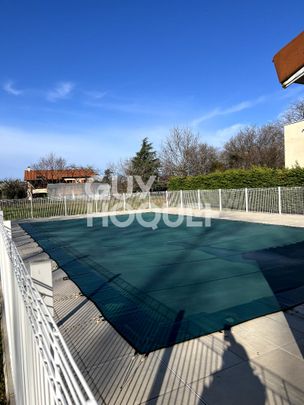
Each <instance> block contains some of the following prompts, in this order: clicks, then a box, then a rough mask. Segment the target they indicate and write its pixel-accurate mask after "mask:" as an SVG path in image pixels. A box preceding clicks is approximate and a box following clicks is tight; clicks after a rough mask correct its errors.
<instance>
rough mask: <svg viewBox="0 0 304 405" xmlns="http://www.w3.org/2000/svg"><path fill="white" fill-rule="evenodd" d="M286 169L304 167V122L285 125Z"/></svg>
mask: <svg viewBox="0 0 304 405" xmlns="http://www.w3.org/2000/svg"><path fill="white" fill-rule="evenodd" d="M284 142H285V148H284V150H285V167H286V168H289V169H291V168H292V167H295V166H301V167H304V121H300V122H296V123H294V124H290V125H285V127H284Z"/></svg>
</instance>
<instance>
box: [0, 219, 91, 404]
mask: <svg viewBox="0 0 304 405" xmlns="http://www.w3.org/2000/svg"><path fill="white" fill-rule="evenodd" d="M0 269H1V285H2V294H3V302H4V314H5V316H4V318H5V326H6V331H7V338H8V349H9V350H8V351H9V357H10V364H11V373H12V379H13V386H14V395H15V400H16V403H17V404H26V405H34V404H39V405H49V404H56V405H57V404H58V405H59V404H60V405H63V404H66V405H72V404H73V405H82V404H87V405H89V404H90V405H93V404H94V405H96V404H97V403H96V401H95V399H94V397H93V395H92V393H91V391H90V389H89V387H88V385H87V383H86V381H85V380H84V378H83V376H82V374H81V373H80V371H79V369H78V367H77V366H76V364H75V362H74V360H73V358H72V355H71V354H70V352H69V349H68V348H67V346H66V344H65V342H64V340H63V338H62V336H61V334H60V332H59V330H58V328H57V326H56V324H55V322H54V320H53V318H52V316H51V315H50V313H49V312H48V309H47V307H46V305H45V303H44V301H43V300H42V298H41V295H40V294H39V292H38V290H37V289H36V287H35V285H34V284H33V282H32V279H31V277H30V274H29V272H28V270H27V269H26V267H25V265H24V263H23V261H22V259H21V257H20V256H19V253H18V251H17V248H16V246H15V244H14V242H13V241H12V239H11V235H10V230H9V229H7V228H6V226H5V224H4V221H3V214H2V212H0Z"/></svg>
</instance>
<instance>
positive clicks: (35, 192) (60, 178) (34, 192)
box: [24, 167, 96, 198]
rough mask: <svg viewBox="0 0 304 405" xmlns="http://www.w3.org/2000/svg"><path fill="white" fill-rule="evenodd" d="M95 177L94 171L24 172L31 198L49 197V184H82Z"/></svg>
mask: <svg viewBox="0 0 304 405" xmlns="http://www.w3.org/2000/svg"><path fill="white" fill-rule="evenodd" d="M95 175H96V173H95V171H94V170H92V169H63V170H33V169H31V168H30V167H28V168H27V169H26V170H25V171H24V181H26V183H27V188H28V196H29V198H31V197H32V196H45V195H47V186H48V184H55V183H64V184H67V183H69V184H71V183H74V184H75V183H77V184H81V183H86V182H87V181H88V179H90V178H92V177H93V176H95Z"/></svg>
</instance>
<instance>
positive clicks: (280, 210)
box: [278, 187, 282, 215]
mask: <svg viewBox="0 0 304 405" xmlns="http://www.w3.org/2000/svg"><path fill="white" fill-rule="evenodd" d="M278 197H279V199H278V202H279V214H280V215H281V214H282V195H281V187H278Z"/></svg>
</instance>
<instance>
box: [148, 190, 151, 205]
mask: <svg viewBox="0 0 304 405" xmlns="http://www.w3.org/2000/svg"><path fill="white" fill-rule="evenodd" d="M148 201H149V210H150V209H151V193H150V191H149V192H148Z"/></svg>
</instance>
